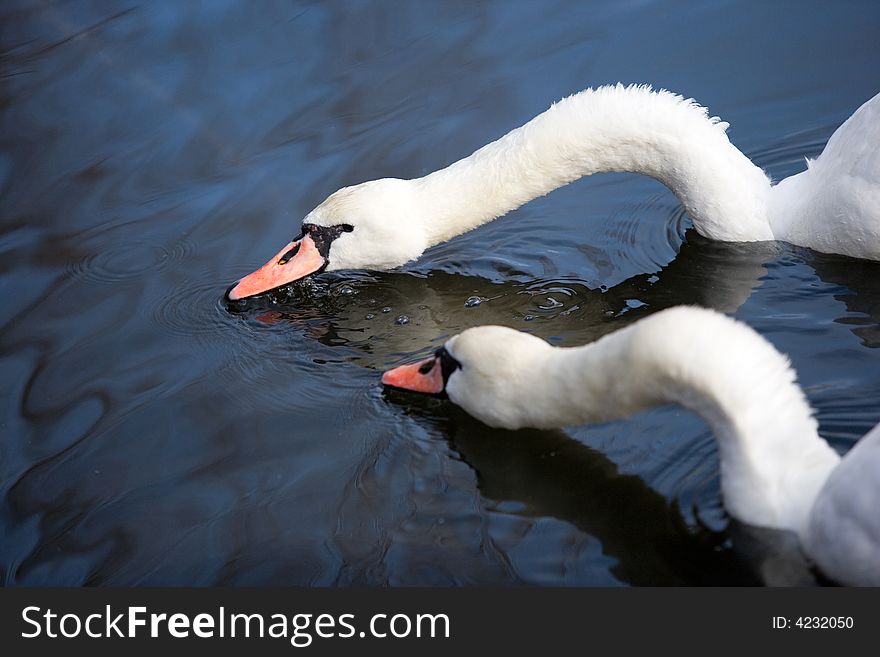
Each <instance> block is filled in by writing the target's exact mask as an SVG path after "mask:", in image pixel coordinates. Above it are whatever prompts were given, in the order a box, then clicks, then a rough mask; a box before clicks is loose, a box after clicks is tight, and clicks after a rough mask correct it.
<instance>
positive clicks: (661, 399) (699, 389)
mask: <svg viewBox="0 0 880 657" xmlns="http://www.w3.org/2000/svg"><path fill="white" fill-rule="evenodd" d="M542 367H546V368H547V370H546V372H544V374H543V375H542V374H538V375H537V378H536V379H535V380H537V381H542V384H541V386H540V387H541V393H540V394H541V395H542V399H541V401H540V402H539V403H538V404H536V406H542V407H544V408H548V409H550V412H551V413H555V415H556V417H555V418H553V424H556V425H559V426H565V425H573V424H581V423H585V422H601V421H608V420H612V419H616V418H620V417H625V416H628V415H631V414H633V413H636V412H639V411H641V410H644V409H647V408H650V407H652V406H656V405H659V404H668V403H674V404H679V405H681V406H684V407H685V408H687V409H689V410H691V411H693V412H694V413H696V414H697V415H699V416H701V417H702V418H703V419H704V420H705V421H706V422H707V423H708V425H709V426H710V428H711V430H712V431H713V433H714V435H715V438H716V441H717V443H718V448H719V453H720V461H721V488H722V494H723V496H724V501H725V506H726V508H727V509H728V511H729V512H730V513H731V515H733V516H734V517H736V518H738V519H739V520H741V521H743V522H746V523H749V524H752V525H756V526H762V527H774V528H779V529H790V530H793V531H796V532H797V533H798V534H799V535H800V536H803V535H804V532H805V531H806V527H807V520H808V516H809V512H810V509H811V507H812V506H813V502H814V500H815V499H816V497H817V495H818V493H819V490H820V488H821V486H822V485H823V483H824V482H825V480H826V479H827V477H828V475H829V473H830V472H831V470H832V469H833V468H834V466H835V465H836V464H837V463H838V461H839V457H838V456H837V454H836V453H835V452H834V450H832V449H831V447H830V446H829V445H828V443H826V442H825V441H824V440H823V439H822V438H820V437H819V435H818V433H817V424H816V421H815V420H814V418H813V416H812V412H811V409H810V407H809V405H808V404H807V402H806V399H805V398H804V395H803V393H802V391H801V389H800V387H799V386H798V385H797V384H796V382H795V374H794V372H793V370H792V369H791V367H790V366H789V363H788V360H787V359H786V358H785V357H784V356H783V355H782V354H780V353H779V352H778V351H776V349H774V348H773V346H772V345H770V344H769V343H768V342H766V341H765V340H764V339H763V338H762V337H761V336H759V335H758V334H757V333H755V332H754V331H752V330H751V329H749V328H748V327H746V326H743V325H741V324H739V323H737V322H734V321H733V320H730V319H728V318H726V317H724V316H722V315H717V314H715V313H709V312H707V311H702V310H699V309H693V308H684V309H674V310H670V311H664V312H661V313H657V314H655V315H652V316H651V317H649V318H647V319H644V320H642V321H640V322H638V323H637V324H634V325H632V326H630V327H628V328H626V329H623V330H621V331H617V332H615V333H613V334H611V335H608V336H606V337H604V338H602V339H601V340H599V341H598V342H596V343H594V344H591V345H587V346H585V347H579V348H574V349H555V350H554V351H553V355H552V356H551V357H550V358H548V359H546V361H545V364H544V365H543V366H542ZM543 382H547V383H548V384H549V385H550V387H549V388H547V389H546V390H545V389H544V383H543ZM553 382H558V384H555V385H554V384H553ZM544 396H546V397H547V399H544Z"/></svg>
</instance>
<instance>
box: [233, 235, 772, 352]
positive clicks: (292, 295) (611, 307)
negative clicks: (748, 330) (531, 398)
mask: <svg viewBox="0 0 880 657" xmlns="http://www.w3.org/2000/svg"><path fill="white" fill-rule="evenodd" d="M778 250H779V248H778V246H777V245H776V244H774V243H746V244H734V243H725V242H712V241H710V240H707V239H705V238H702V237H700V236H699V235H697V233H696V232H695V231H693V230H690V231H688V241H687V242H685V243H684V244H682V246H681V250H680V252H679V254H678V256H677V257H676V258H675V260H673V261H672V262H671V263H669V264H668V265H666V266H664V267H662V268H661V269H660V271H658V272H657V273H655V274H641V275H638V276H633V277H631V278H629V279H627V280H625V281H623V282H622V283H619V284H618V285H615V286H613V287H610V288H608V287H606V286H604V285H601V286H595V285H592V284H590V283H587V282H584V281H580V280H577V279H559V280H547V279H538V280H534V279H532V280H526V281H523V282H516V281H514V282H511V281H503V280H502V281H493V280H487V279H485V278H482V277H476V276H467V275H463V274H448V273H446V272H443V271H433V272H430V273H427V274H419V273H406V272H371V273H362V272H347V273H345V274H344V275H325V276H322V277H319V278H318V279H313V280H309V281H306V282H303V283H298V284H294V285H292V286H288V287H286V288H282V289H281V290H278V291H276V292H273V293H270V294H268V295H265V296H263V297H256V298H252V299H245V300H242V301H238V302H229V303H228V306H229V309H230V310H231V311H232V312H236V313H238V316H240V317H242V318H246V319H247V320H249V321H257V322H264V323H266V324H277V323H280V322H284V323H288V324H289V325H292V326H295V327H298V328H301V329H302V330H304V331H305V332H306V333H307V334H308V335H309V337H311V338H312V339H316V340H318V341H320V342H322V343H323V344H326V345H328V346H346V347H348V348H349V349H351V350H352V351H354V352H355V353H356V356H355V357H354V360H355V362H358V363H361V364H364V365H366V366H367V367H371V368H373V369H383V368H386V367H388V366H389V365H390V364H393V363H396V362H398V361H399V360H400V359H402V358H407V359H411V358H412V357H413V356H414V355H418V354H420V353H422V352H427V351H430V350H431V349H433V348H435V347H432V345H434V344H435V343H437V342H440V341H443V340H445V339H446V338H448V337H451V336H452V335H455V334H456V333H460V332H461V331H463V330H464V329H466V328H469V327H471V326H477V325H482V324H501V325H506V326H513V327H515V328H518V329H520V330H525V331H528V332H531V333H534V334H536V335H539V336H541V337H543V338H545V339H548V340H551V341H553V342H554V343H555V344H568V345H578V344H585V343H587V342H592V341H594V340H596V339H598V338H600V337H601V336H602V335H604V334H605V333H607V332H609V331H612V330H616V329H618V328H621V327H622V326H624V325H626V324H628V323H630V322H632V321H635V320H637V319H638V318H640V317H643V316H645V314H646V313H650V312H655V311H657V310H661V309H663V308H668V307H671V306H675V305H681V304H693V305H700V306H705V307H709V308H714V309H716V310H719V311H721V312H726V313H735V312H736V311H737V309H738V308H739V307H740V306H741V305H742V303H743V302H744V301H745V300H746V299H747V298H748V296H749V294H750V293H751V291H752V289H753V288H755V287H756V286H757V285H758V284H759V283H760V278H761V275H762V274H764V273H765V269H764V267H763V265H764V263H765V262H767V261H768V260H770V259H771V258H772V257H773V256H774V255H775V254H776V253H777V252H778ZM474 298H476V299H478V300H479V303H476V304H475V303H474V302H473V301H472V300H473V299H474ZM401 315H405V316H406V317H408V318H409V320H410V321H409V322H408V323H407V325H406V328H401V326H400V324H398V323H397V318H398V317H400V316H401Z"/></svg>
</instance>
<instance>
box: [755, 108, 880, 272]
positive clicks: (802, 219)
mask: <svg viewBox="0 0 880 657" xmlns="http://www.w3.org/2000/svg"><path fill="white" fill-rule="evenodd" d="M771 207H772V209H771V213H770V216H771V224H772V228H773V233H774V236H775V237H776V239H780V240H785V241H787V242H791V243H793V244H798V245H800V246H806V247H809V248H812V249H815V250H816V251H823V252H825V253H841V254H844V255H849V256H853V257H856V258H869V259H872V260H880V94H878V95H876V96H874V97H873V98H872V99H871V100H869V101H868V102H866V103H865V104H864V105H862V106H861V107H860V108H859V109H858V110H856V112H855V113H854V114H853V115H852V116H851V117H849V119H847V120H846V121H845V122H844V124H843V125H841V126H840V127H839V128H838V129H837V130H836V131H835V132H834V134H833V135H831V139H829V140H828V143H827V144H826V146H825V149H824V150H823V151H822V154H821V155H820V156H819V157H818V158H817V159H815V160H812V161H811V160H808V161H807V170H806V171H804V172H802V173H799V174H797V175H795V176H791V177H789V178H786V179H785V180H783V181H781V182H780V183H779V184H778V185H776V186H775V187H774V188H773V192H772V194H771Z"/></svg>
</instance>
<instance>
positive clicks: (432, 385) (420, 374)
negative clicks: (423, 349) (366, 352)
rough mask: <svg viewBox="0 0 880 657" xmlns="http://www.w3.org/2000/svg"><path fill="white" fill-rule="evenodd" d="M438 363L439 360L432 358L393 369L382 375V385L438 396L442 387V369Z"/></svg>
mask: <svg viewBox="0 0 880 657" xmlns="http://www.w3.org/2000/svg"><path fill="white" fill-rule="evenodd" d="M439 361H440V359H439V358H437V357H432V358H429V359H428V360H423V361H421V362H420V363H413V364H411V365H401V366H400V367H395V368H394V369H393V370H388V371H387V372H385V374H383V375H382V383H383V384H384V385H386V386H392V387H394V388H400V389H402V390H412V391H413V392H425V393H428V394H429V395H439V394H440V393H442V392H443V386H444V383H443V368H441V367H440V362H439Z"/></svg>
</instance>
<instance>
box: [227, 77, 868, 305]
mask: <svg viewBox="0 0 880 657" xmlns="http://www.w3.org/2000/svg"><path fill="white" fill-rule="evenodd" d="M726 129H727V124H726V123H723V122H721V121H719V120H718V119H717V118H710V117H709V115H708V113H707V111H706V110H705V109H704V108H703V107H700V106H699V105H697V104H696V103H695V102H694V101H693V100H685V99H684V98H682V97H681V96H677V95H675V94H673V93H670V92H668V91H656V92H655V91H652V90H651V89H650V88H649V87H646V86H630V87H624V86H622V85H617V86H607V87H599V88H598V89H595V90H594V89H586V90H584V91H581V92H580V93H577V94H574V95H573V96H569V97H568V98H565V99H563V100H561V101H559V102H558V103H556V104H554V105H553V106H552V107H550V109H548V110H547V111H546V112H544V113H542V114H539V115H538V116H537V117H535V118H534V119H532V120H531V121H529V122H528V123H526V124H525V125H523V126H521V127H519V128H517V129H515V130H513V131H511V132H509V133H508V134H506V135H505V136H504V137H502V138H501V139H499V140H497V141H495V142H492V143H491V144H488V145H486V146H484V147H483V148H481V149H479V150H478V151H476V152H475V153H473V154H472V155H470V156H468V157H466V158H464V159H462V160H459V161H458V162H455V163H454V164H452V165H450V166H448V167H446V168H445V169H442V170H440V171H435V172H434V173H431V174H429V175H427V176H424V177H423V178H415V179H412V180H400V179H396V178H385V179H381V180H373V181H370V182H366V183H362V184H360V185H355V186H352V187H345V188H343V189H340V190H339V191H337V192H335V193H334V194H331V195H330V197H329V198H327V200H325V201H324V202H323V203H321V205H319V206H318V207H317V208H315V209H314V210H312V211H311V212H310V213H309V214H308V215H307V216H306V217H305V219H304V220H303V230H302V232H301V234H300V235H299V236H297V237H296V238H294V239H293V240H292V241H291V242H290V243H289V244H287V245H286V246H285V247H284V248H283V249H282V250H281V251H279V252H278V254H276V255H275V256H274V257H273V258H272V259H271V260H270V261H269V262H268V263H266V265H264V266H263V267H261V268H260V269H258V270H257V271H256V272H254V273H252V274H250V275H249V276H246V277H245V278H243V279H242V280H241V281H239V282H238V283H237V284H236V285H234V286H233V287H232V288H230V290H229V291H228V296H229V298H230V299H241V298H244V297H248V296H252V295H255V294H260V293H262V292H266V291H268V290H270V289H274V288H276V287H280V286H282V285H286V284H287V283H290V282H292V281H294V280H297V279H300V278H303V277H305V276H308V275H310V274H313V273H315V272H319V271H323V270H325V269H326V270H328V271H333V270H340V269H364V268H366V269H391V268H393V267H397V266H400V265H402V264H404V263H406V262H408V261H410V260H413V259H415V258H418V257H419V256H420V255H421V254H422V253H423V252H424V251H425V249H427V248H428V247H430V246H433V245H435V244H439V243H440V242H444V241H446V240H448V239H450V238H451V237H453V236H455V235H458V234H460V233H464V232H465V231H468V230H471V229H473V228H476V227H477V226H480V225H481V224H484V223H486V222H487V221H491V220H492V219H495V218H496V217H500V216H501V215H503V214H505V213H507V212H510V211H511V210H513V209H515V208H518V207H519V206H521V205H523V204H524V203H527V202H528V201H530V200H532V199H534V198H537V197H538V196H542V195H544V194H547V193H548V192H551V191H553V190H554V189H556V188H558V187H561V186H562V185H565V184H568V183H570V182H572V181H573V180H576V179H578V178H581V177H582V176H589V175H591V174H594V173H599V172H602V171H633V172H637V173H643V174H645V175H648V176H651V177H653V178H656V179H657V180H660V181H661V182H663V183H664V184H665V185H666V186H667V187H669V188H670V189H671V190H672V191H673V192H674V193H675V195H676V196H677V197H678V198H679V199H680V200H681V202H682V204H683V205H684V207H685V208H686V209H687V211H688V213H689V214H690V216H691V219H692V220H693V223H694V227H695V228H696V230H697V231H698V232H699V233H700V234H701V235H704V236H706V237H709V238H712V239H716V240H725V241H738V242H753V241H761V240H783V241H786V242H791V243H793V244H797V245H800V246H805V247H809V248H812V249H815V250H817V251H824V252H827V253H840V254H844V255H849V256H853V257H857V258H867V259H872V260H880V94H878V95H877V96H875V97H874V98H872V99H871V100H869V101H867V102H866V103H865V104H864V105H862V106H861V107H860V108H859V109H858V110H857V111H856V112H855V114H853V115H852V116H851V117H850V118H849V119H847V121H846V122H845V123H844V124H843V125H842V126H840V127H839V128H838V129H837V131H836V132H835V133H834V134H833V135H832V136H831V139H829V140H828V144H827V145H826V146H825V150H824V151H823V153H822V155H821V156H820V157H819V158H818V159H816V160H814V161H812V162H810V161H808V162H807V170H806V171H803V172H802V173H799V174H797V175H795V176H791V177H789V178H786V179H785V180H783V181H781V182H780V183H778V184H777V185H772V184H771V181H770V179H769V178H768V177H767V175H766V174H765V173H764V172H763V171H762V170H761V169H760V168H759V167H757V166H755V165H754V164H752V162H751V161H749V159H748V158H747V157H746V156H745V155H743V154H742V153H741V152H740V151H739V150H737V149H736V147H734V146H733V145H732V144H731V143H730V141H728V139H727V134H726Z"/></svg>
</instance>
